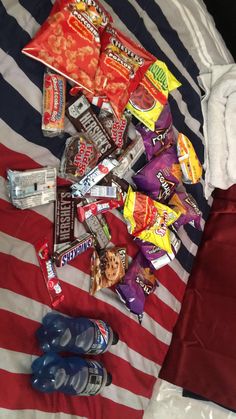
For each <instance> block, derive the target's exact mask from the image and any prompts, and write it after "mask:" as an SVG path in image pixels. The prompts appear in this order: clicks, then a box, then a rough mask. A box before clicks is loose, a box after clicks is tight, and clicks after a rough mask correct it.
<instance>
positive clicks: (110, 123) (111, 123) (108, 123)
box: [98, 109, 132, 153]
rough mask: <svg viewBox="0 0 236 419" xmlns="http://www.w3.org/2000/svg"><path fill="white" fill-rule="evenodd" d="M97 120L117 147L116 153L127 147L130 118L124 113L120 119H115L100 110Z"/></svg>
mask: <svg viewBox="0 0 236 419" xmlns="http://www.w3.org/2000/svg"><path fill="white" fill-rule="evenodd" d="M98 118H99V121H100V122H101V123H102V125H103V127H104V128H105V129H106V131H107V132H108V134H109V136H110V137H111V138H112V140H113V141H114V143H115V145H116V146H117V151H116V153H117V152H119V153H120V152H121V150H122V149H124V148H126V146H127V138H128V127H129V124H130V122H131V118H132V116H131V115H130V114H128V113H124V114H123V115H122V117H121V118H120V119H117V118H115V115H114V114H113V113H111V112H109V111H105V110H103V109H101V111H100V113H99V117H98Z"/></svg>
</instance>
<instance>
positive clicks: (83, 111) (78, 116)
mask: <svg viewBox="0 0 236 419" xmlns="http://www.w3.org/2000/svg"><path fill="white" fill-rule="evenodd" d="M66 115H67V117H68V118H69V119H70V121H71V123H72V124H73V125H74V127H75V128H76V130H77V131H83V132H87V134H89V135H90V137H91V139H92V140H93V142H94V143H95V144H96V146H97V149H98V150H99V152H100V153H101V158H104V157H108V156H109V155H110V154H111V153H112V152H113V151H115V149H116V145H115V143H114V141H113V140H112V138H111V137H110V136H109V134H108V132H107V131H106V130H105V128H103V126H102V124H101V123H100V121H99V120H98V118H97V116H96V115H95V113H94V112H93V110H92V108H91V106H90V103H89V101H88V100H87V99H86V97H85V96H84V95H83V94H82V93H81V94H80V95H79V97H77V98H74V97H73V98H72V99H71V100H70V102H69V103H68V105H67V107H66Z"/></svg>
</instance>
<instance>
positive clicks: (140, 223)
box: [123, 187, 180, 253]
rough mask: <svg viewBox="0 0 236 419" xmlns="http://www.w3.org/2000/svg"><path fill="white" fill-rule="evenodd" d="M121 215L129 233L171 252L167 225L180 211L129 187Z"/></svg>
mask: <svg viewBox="0 0 236 419" xmlns="http://www.w3.org/2000/svg"><path fill="white" fill-rule="evenodd" d="M123 215H124V218H125V220H126V223H127V225H128V231H129V233H130V234H132V235H133V236H135V237H139V238H140V239H141V240H144V241H148V242H150V243H153V244H154V245H156V246H158V247H160V248H161V249H163V250H165V251H166V252H169V253H171V241H170V230H169V229H168V226H170V225H171V224H173V223H174V222H175V221H176V220H177V219H178V217H179V216H180V212H179V213H176V212H175V211H174V210H172V209H171V208H169V207H168V206H167V205H163V204H161V203H160V202H157V201H154V200H153V199H151V198H150V197H149V196H147V195H144V194H142V193H141V192H134V191H133V190H132V188H131V187H129V190H128V193H127V196H126V200H125V205H124V213H123Z"/></svg>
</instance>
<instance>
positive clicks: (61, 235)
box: [54, 185, 75, 252]
mask: <svg viewBox="0 0 236 419" xmlns="http://www.w3.org/2000/svg"><path fill="white" fill-rule="evenodd" d="M74 218H75V200H74V199H73V198H72V194H71V188H70V185H65V186H57V200H56V203H55V215H54V220H55V221H54V252H55V251H57V250H58V249H59V248H60V247H61V246H62V245H65V244H67V243H70V242H72V241H73V240H74Z"/></svg>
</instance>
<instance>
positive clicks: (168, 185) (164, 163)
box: [133, 147, 181, 203]
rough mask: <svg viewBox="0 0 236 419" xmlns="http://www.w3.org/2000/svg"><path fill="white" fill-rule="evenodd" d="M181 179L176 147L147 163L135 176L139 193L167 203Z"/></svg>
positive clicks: (134, 179)
mask: <svg viewBox="0 0 236 419" xmlns="http://www.w3.org/2000/svg"><path fill="white" fill-rule="evenodd" d="M180 179H181V171H180V165H179V161H178V157H177V154H176V150H175V147H170V148H168V150H165V151H163V152H162V153H161V154H159V156H157V157H155V158H154V159H152V160H151V161H150V162H149V163H147V164H146V165H145V166H144V167H143V168H142V169H141V170H139V172H138V173H137V174H136V175H134V176H133V181H134V182H135V184H136V186H137V188H138V190H139V191H142V192H144V193H146V194H147V195H149V196H150V197H151V198H152V199H154V200H157V201H160V202H162V203H165V202H166V201H168V199H170V197H171V196H172V195H173V193H174V191H175V189H176V186H177V185H178V184H179V182H180Z"/></svg>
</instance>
